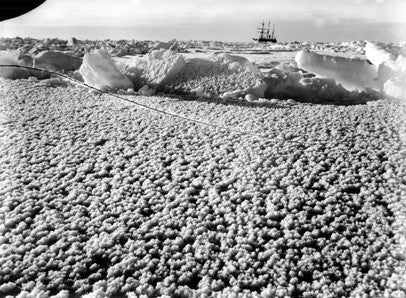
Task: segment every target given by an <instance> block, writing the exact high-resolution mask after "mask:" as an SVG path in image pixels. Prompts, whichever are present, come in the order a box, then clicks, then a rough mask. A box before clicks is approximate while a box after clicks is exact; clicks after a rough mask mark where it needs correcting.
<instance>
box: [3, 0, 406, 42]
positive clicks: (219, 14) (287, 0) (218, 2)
mask: <svg viewBox="0 0 406 298" xmlns="http://www.w3.org/2000/svg"><path fill="white" fill-rule="evenodd" d="M405 12H406V0H249V1H247V0H47V1H46V2H45V3H44V4H42V5H41V6H39V7H38V8H36V9H35V10H33V11H31V12H29V13H27V14H25V15H23V16H20V17H18V18H15V19H11V20H7V21H4V22H1V23H0V35H1V36H4V37H5V36H7V37H12V36H21V37H26V36H31V37H36V38H43V37H60V38H69V37H77V38H81V39H83V38H89V39H104V38H110V39H121V38H125V39H141V40H143V39H149V40H170V39H172V38H176V39H179V40H189V39H198V40H224V41H250V40H251V38H252V37H257V36H256V35H257V33H256V27H257V26H258V25H259V23H260V22H262V20H265V21H268V20H269V21H271V22H272V23H275V24H276V35H277V38H278V39H279V40H280V41H294V40H299V41H301V40H320V41H334V40H338V41H342V40H361V39H373V40H381V41H394V42H398V41H402V40H406V35H405V34H406V17H405V16H404V14H405ZM402 14H403V15H402Z"/></svg>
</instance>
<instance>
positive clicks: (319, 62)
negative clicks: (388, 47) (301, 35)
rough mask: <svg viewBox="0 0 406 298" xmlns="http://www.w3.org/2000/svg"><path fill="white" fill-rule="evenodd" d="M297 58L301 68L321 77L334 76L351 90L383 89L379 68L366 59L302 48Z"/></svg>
mask: <svg viewBox="0 0 406 298" xmlns="http://www.w3.org/2000/svg"><path fill="white" fill-rule="evenodd" d="M295 60H296V63H297V65H298V67H299V68H302V69H304V70H306V71H309V72H312V73H314V74H316V75H318V76H320V77H324V78H334V79H335V80H336V82H338V83H340V84H342V86H343V87H344V88H346V89H348V90H350V91H353V90H360V91H365V90H367V89H368V88H372V89H375V90H381V89H382V83H381V82H380V81H378V80H377V77H378V71H377V68H376V67H375V66H374V65H372V64H371V63H369V62H368V61H367V60H365V59H361V58H347V57H339V56H329V55H321V54H317V53H313V52H308V51H305V50H302V51H300V52H299V53H298V54H297V55H296V57H295Z"/></svg>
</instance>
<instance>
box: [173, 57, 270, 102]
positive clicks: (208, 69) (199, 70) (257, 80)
mask: <svg viewBox="0 0 406 298" xmlns="http://www.w3.org/2000/svg"><path fill="white" fill-rule="evenodd" d="M263 78H264V75H263V74H262V73H261V71H260V70H259V69H258V68H257V67H256V66H255V65H253V64H252V63H250V62H249V61H248V60H247V59H246V58H244V57H240V56H233V55H229V54H212V55H209V56H208V57H205V58H193V59H190V60H188V61H187V62H186V65H185V66H184V67H183V68H182V70H181V71H180V72H179V74H178V76H177V77H176V79H175V80H174V81H173V82H172V83H171V84H169V85H168V86H166V87H167V89H170V90H175V91H179V92H184V93H190V92H196V94H203V95H204V96H205V97H208V96H213V97H222V98H235V97H239V96H242V95H244V94H248V93H251V94H253V95H255V96H256V97H263V96H264V92H265V89H266V84H265V83H264V82H263Z"/></svg>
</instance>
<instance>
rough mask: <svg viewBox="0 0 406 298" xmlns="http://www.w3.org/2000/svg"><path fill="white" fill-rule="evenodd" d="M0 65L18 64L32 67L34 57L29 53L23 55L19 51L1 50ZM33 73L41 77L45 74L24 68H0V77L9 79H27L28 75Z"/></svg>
mask: <svg viewBox="0 0 406 298" xmlns="http://www.w3.org/2000/svg"><path fill="white" fill-rule="evenodd" d="M0 65H18V66H28V67H32V58H31V57H30V56H28V55H22V54H21V53H20V52H19V51H0ZM33 75H35V76H39V77H43V76H44V74H40V73H39V72H35V71H33V70H28V69H23V68H14V67H1V68H0V77H3V78H7V79H12V80H16V79H27V78H28V77H30V76H33Z"/></svg>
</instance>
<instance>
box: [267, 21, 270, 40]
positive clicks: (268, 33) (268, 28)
mask: <svg viewBox="0 0 406 298" xmlns="http://www.w3.org/2000/svg"><path fill="white" fill-rule="evenodd" d="M270 29H271V22H268V30H267V31H266V39H269V30H270Z"/></svg>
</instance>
